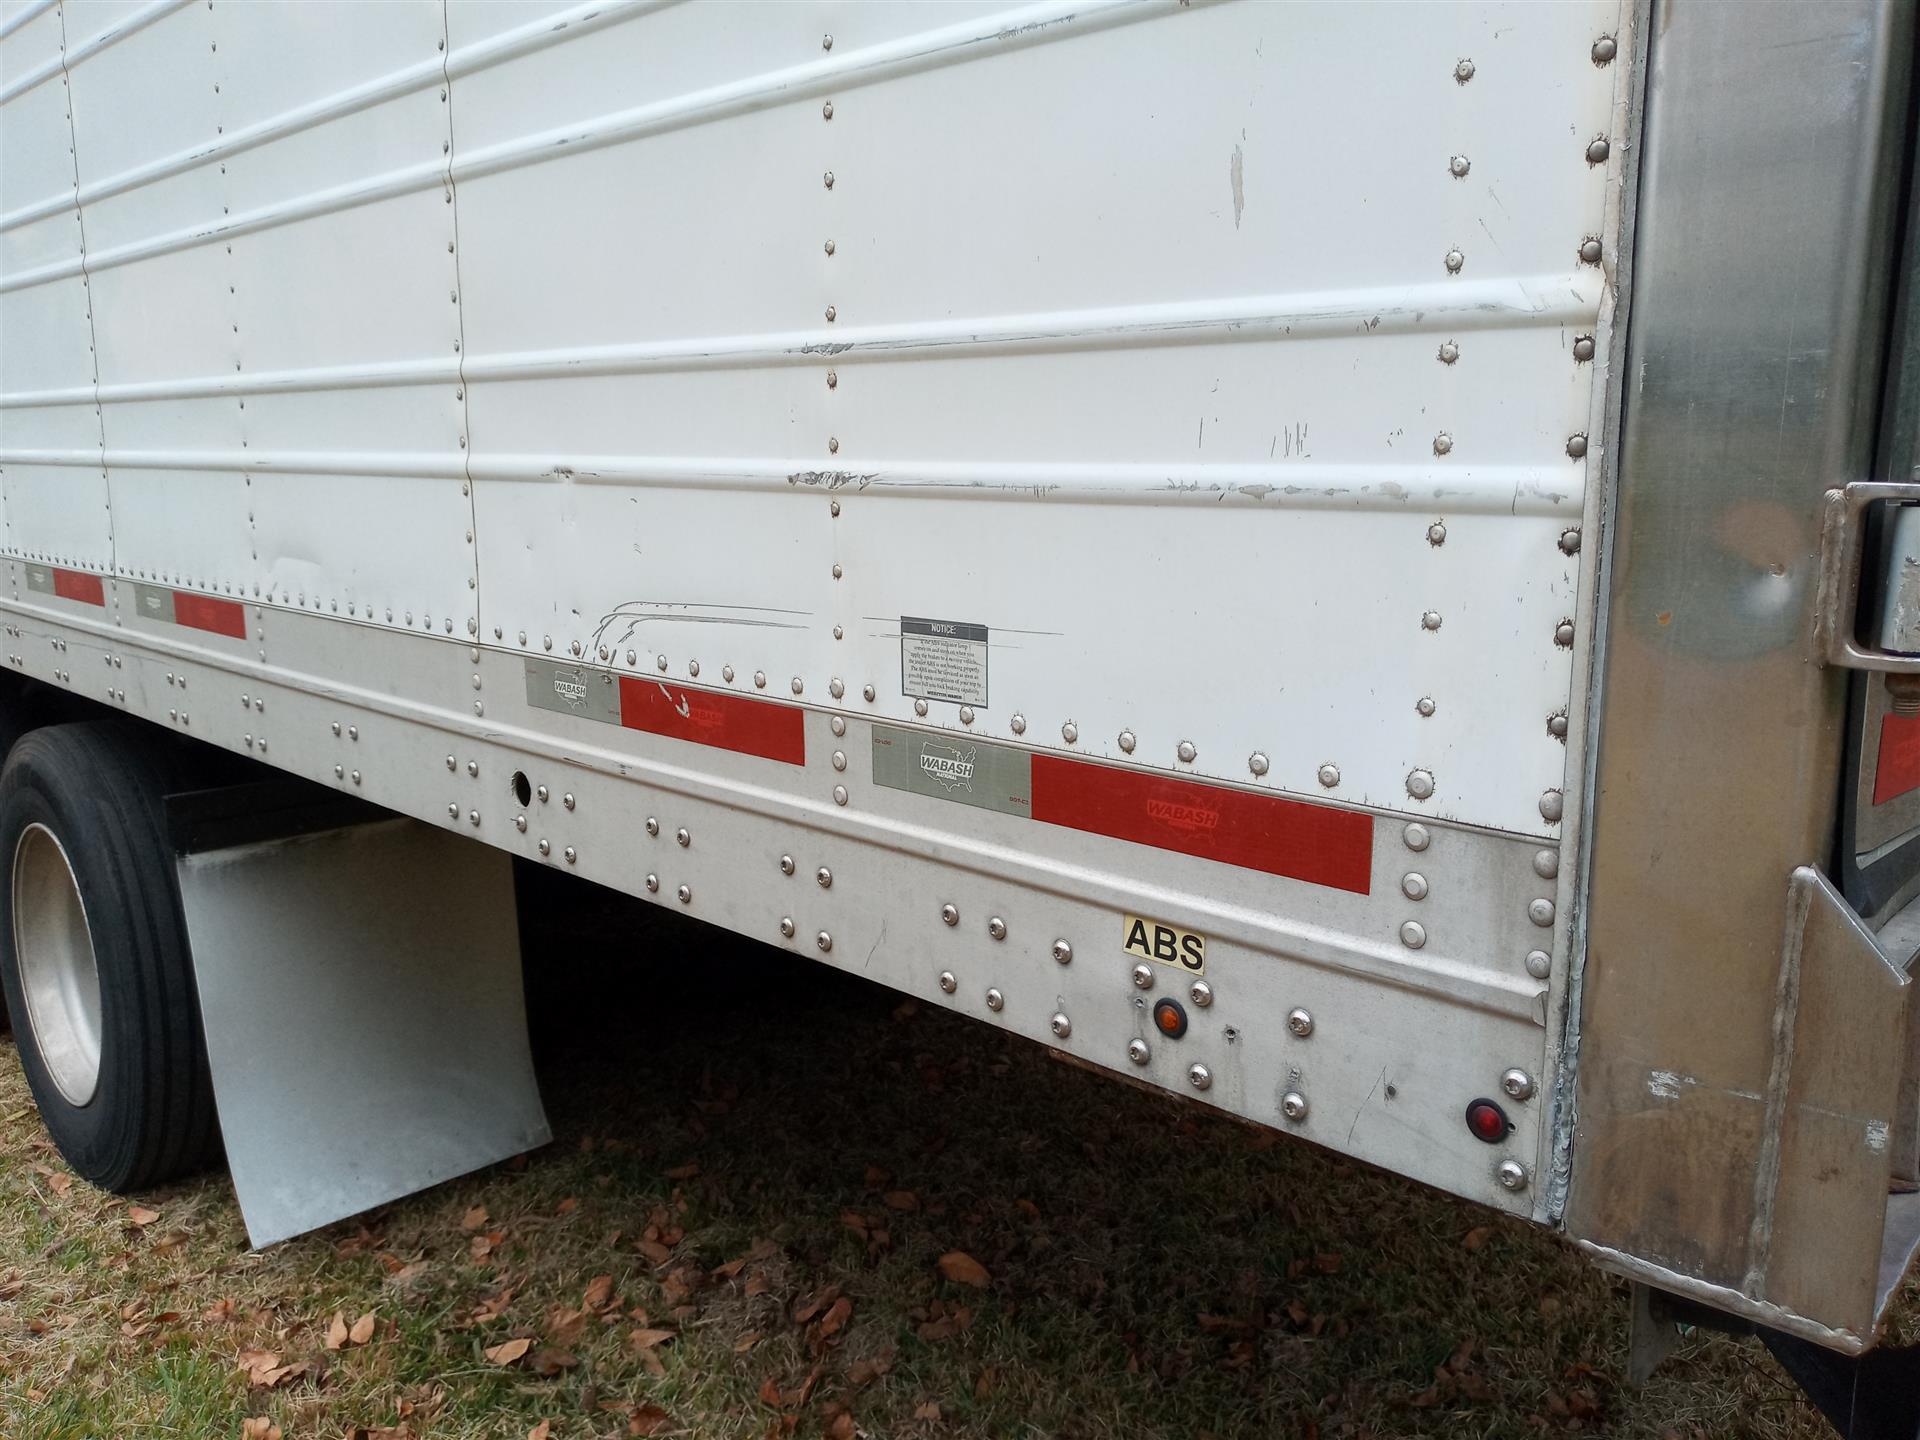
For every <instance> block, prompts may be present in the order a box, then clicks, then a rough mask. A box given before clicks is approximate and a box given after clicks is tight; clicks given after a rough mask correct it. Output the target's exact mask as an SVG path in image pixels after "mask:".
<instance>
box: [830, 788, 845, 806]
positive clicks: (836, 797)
mask: <svg viewBox="0 0 1920 1440" xmlns="http://www.w3.org/2000/svg"><path fill="white" fill-rule="evenodd" d="M833 803H834V804H836V805H844V804H846V803H847V787H846V786H844V785H836V786H834V787H833Z"/></svg>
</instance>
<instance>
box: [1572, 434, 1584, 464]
mask: <svg viewBox="0 0 1920 1440" xmlns="http://www.w3.org/2000/svg"><path fill="white" fill-rule="evenodd" d="M1567 454H1568V455H1569V456H1571V457H1572V458H1573V459H1575V460H1583V459H1585V458H1586V454H1587V437H1586V436H1585V435H1569V436H1568V437H1567Z"/></svg>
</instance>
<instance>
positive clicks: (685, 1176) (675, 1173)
mask: <svg viewBox="0 0 1920 1440" xmlns="http://www.w3.org/2000/svg"><path fill="white" fill-rule="evenodd" d="M699 1173H700V1167H699V1165H697V1164H693V1165H676V1166H674V1167H673V1168H672V1169H671V1170H669V1171H667V1179H669V1180H691V1179H693V1177H694V1176H696V1175H698V1174H699Z"/></svg>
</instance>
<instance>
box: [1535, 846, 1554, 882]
mask: <svg viewBox="0 0 1920 1440" xmlns="http://www.w3.org/2000/svg"><path fill="white" fill-rule="evenodd" d="M1533 873H1534V874H1536V875H1538V876H1539V877H1540V878H1541V879H1542V880H1551V879H1553V878H1554V877H1555V876H1556V875H1558V874H1559V873H1560V852H1559V851H1558V850H1536V851H1534V852H1533Z"/></svg>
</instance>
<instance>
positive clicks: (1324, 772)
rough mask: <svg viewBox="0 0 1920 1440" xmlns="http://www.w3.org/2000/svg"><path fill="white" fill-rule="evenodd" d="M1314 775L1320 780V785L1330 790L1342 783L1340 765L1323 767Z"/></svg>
mask: <svg viewBox="0 0 1920 1440" xmlns="http://www.w3.org/2000/svg"><path fill="white" fill-rule="evenodd" d="M1314 773H1315V775H1316V776H1317V777H1318V778H1319V781H1320V783H1321V784H1322V785H1324V786H1326V787H1327V789H1329V790H1331V789H1333V787H1334V786H1336V785H1338V784H1339V783H1340V767H1339V766H1338V765H1333V764H1327V765H1322V766H1321V767H1320V768H1319V769H1318V770H1317V771H1315V772H1314Z"/></svg>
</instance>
